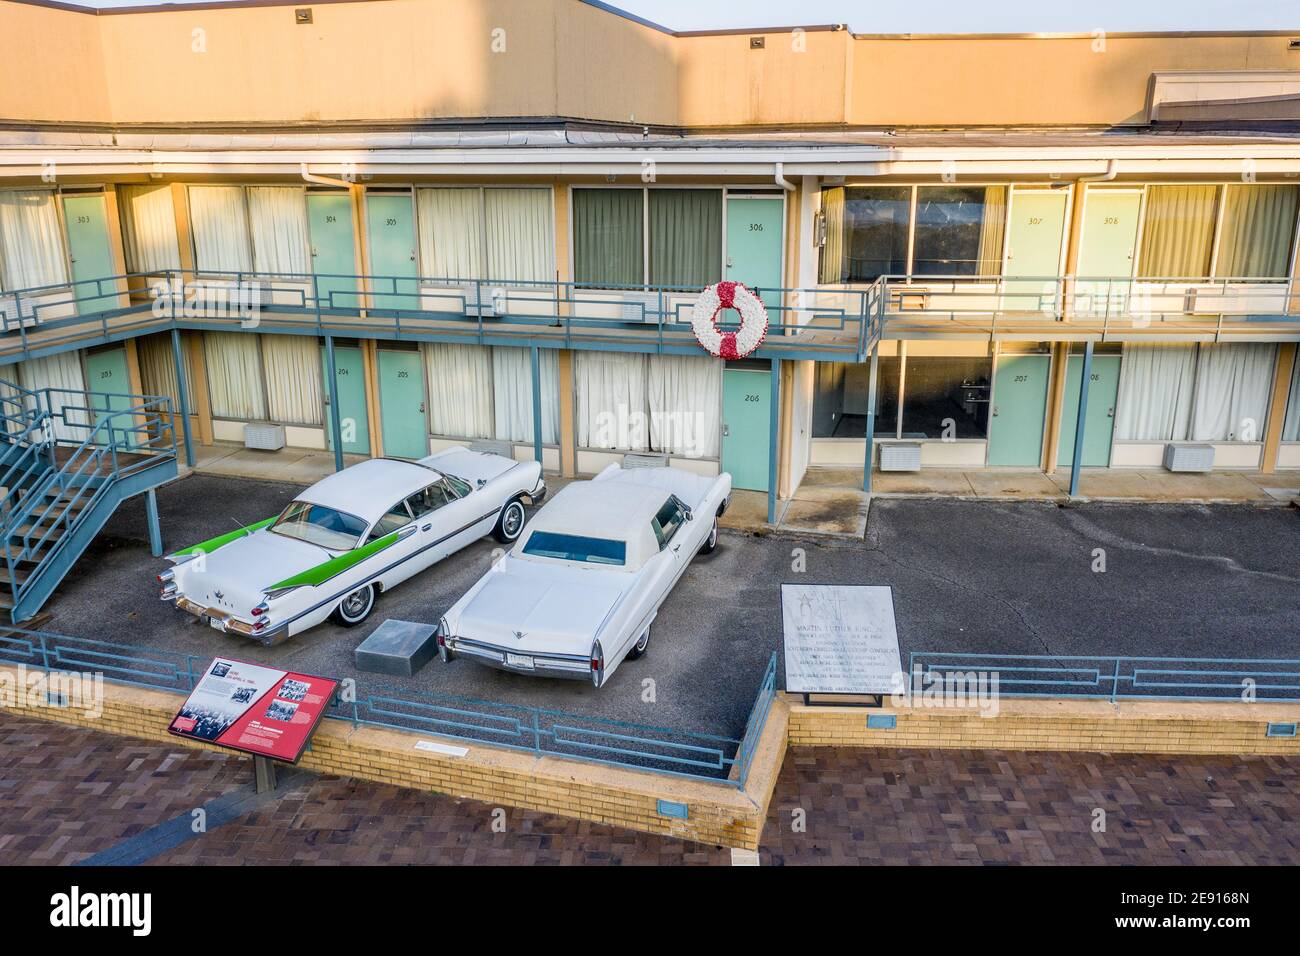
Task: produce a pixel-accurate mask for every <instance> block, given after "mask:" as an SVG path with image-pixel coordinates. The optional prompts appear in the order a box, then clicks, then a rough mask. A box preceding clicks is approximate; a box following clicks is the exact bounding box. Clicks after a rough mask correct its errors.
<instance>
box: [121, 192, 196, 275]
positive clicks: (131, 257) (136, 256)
mask: <svg viewBox="0 0 1300 956" xmlns="http://www.w3.org/2000/svg"><path fill="white" fill-rule="evenodd" d="M118 196H119V197H120V198H121V200H122V203H121V206H122V238H123V240H124V244H125V246H126V263H127V268H129V269H130V270H131V271H132V272H162V271H163V270H165V269H179V268H180V267H181V254H180V243H179V241H178V240H177V238H176V211H175V209H174V208H173V206H172V189H171V187H170V186H119V187H118Z"/></svg>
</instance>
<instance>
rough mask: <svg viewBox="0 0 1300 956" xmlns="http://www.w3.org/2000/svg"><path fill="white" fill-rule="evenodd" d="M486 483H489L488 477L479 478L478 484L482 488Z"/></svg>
mask: <svg viewBox="0 0 1300 956" xmlns="http://www.w3.org/2000/svg"><path fill="white" fill-rule="evenodd" d="M486 484H487V479H486V478H480V479H479V480H478V486H479V487H480V488H482V487H483V486H484V485H486Z"/></svg>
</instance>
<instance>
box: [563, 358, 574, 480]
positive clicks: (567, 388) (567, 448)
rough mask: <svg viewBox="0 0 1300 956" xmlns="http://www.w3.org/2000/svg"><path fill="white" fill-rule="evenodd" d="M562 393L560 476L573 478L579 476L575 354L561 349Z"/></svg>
mask: <svg viewBox="0 0 1300 956" xmlns="http://www.w3.org/2000/svg"><path fill="white" fill-rule="evenodd" d="M559 366H560V368H559V373H560V374H559V379H560V381H559V391H560V474H561V475H563V476H564V477H565V478H573V477H576V476H577V474H578V461H577V459H578V434H577V429H576V428H575V427H574V422H573V352H572V351H571V350H570V349H561V350H560V356H559Z"/></svg>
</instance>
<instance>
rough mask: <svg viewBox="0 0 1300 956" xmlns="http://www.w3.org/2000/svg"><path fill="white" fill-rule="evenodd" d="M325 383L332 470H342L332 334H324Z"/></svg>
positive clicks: (337, 383)
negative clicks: (332, 451)
mask: <svg viewBox="0 0 1300 956" xmlns="http://www.w3.org/2000/svg"><path fill="white" fill-rule="evenodd" d="M325 384H326V388H327V390H328V391H329V398H330V422H329V425H330V434H331V435H332V436H333V437H334V470H335V471H342V470H343V425H342V423H341V422H340V421H339V380H338V367H337V366H336V365H335V364H334V336H332V335H326V336H325Z"/></svg>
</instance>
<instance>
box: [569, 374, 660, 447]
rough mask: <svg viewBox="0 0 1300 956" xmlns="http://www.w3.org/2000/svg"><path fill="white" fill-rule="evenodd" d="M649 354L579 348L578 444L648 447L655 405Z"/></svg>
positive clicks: (575, 383) (576, 382)
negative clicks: (649, 399)
mask: <svg viewBox="0 0 1300 956" xmlns="http://www.w3.org/2000/svg"><path fill="white" fill-rule="evenodd" d="M649 364H650V363H649V361H648V358H647V356H645V355H632V354H628V353H624V352H576V353H574V358H573V390H574V392H575V393H576V395H577V400H578V411H577V430H578V447H579V448H595V449H607V450H611V451H648V450H649V448H650V407H649V404H648V402H647V399H646V396H647V394H648V386H647V377H648V375H647V373H648V368H649Z"/></svg>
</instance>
